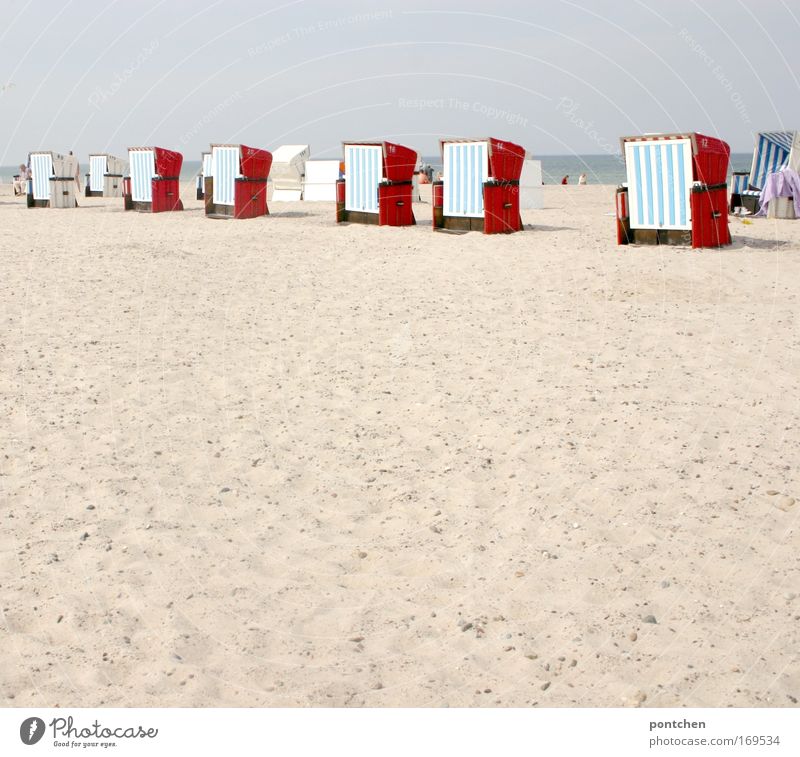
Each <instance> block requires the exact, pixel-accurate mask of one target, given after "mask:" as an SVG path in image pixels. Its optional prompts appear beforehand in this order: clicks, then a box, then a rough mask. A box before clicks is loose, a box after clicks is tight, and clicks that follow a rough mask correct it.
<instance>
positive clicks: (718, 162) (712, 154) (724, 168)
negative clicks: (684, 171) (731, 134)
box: [694, 134, 731, 186]
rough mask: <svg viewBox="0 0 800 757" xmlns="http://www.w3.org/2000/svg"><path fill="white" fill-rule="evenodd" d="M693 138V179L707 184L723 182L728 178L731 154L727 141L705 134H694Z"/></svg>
mask: <svg viewBox="0 0 800 757" xmlns="http://www.w3.org/2000/svg"><path fill="white" fill-rule="evenodd" d="M694 140H695V144H696V146H697V152H696V153H695V155H694V180H695V181H701V182H703V184H708V186H714V185H715V184H724V183H725V182H726V181H727V180H728V162H729V161H730V155H731V148H730V147H729V146H728V143H727V142H723V141H722V140H721V139H717V138H716V137H708V136H706V135H705V134H695V135H694Z"/></svg>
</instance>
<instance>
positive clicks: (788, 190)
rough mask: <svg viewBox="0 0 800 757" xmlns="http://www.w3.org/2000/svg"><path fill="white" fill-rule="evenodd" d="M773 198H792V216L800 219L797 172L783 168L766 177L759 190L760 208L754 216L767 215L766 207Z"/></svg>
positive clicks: (799, 194) (799, 184)
mask: <svg viewBox="0 0 800 757" xmlns="http://www.w3.org/2000/svg"><path fill="white" fill-rule="evenodd" d="M775 197H793V198H794V214H795V215H796V216H797V217H798V218H800V176H798V174H797V171H792V170H791V169H790V168H784V169H783V170H781V171H775V173H771V174H770V175H769V176H767V181H766V183H765V184H764V188H763V189H762V190H761V197H760V198H759V203H760V205H761V208H760V209H759V211H758V213H756V215H757V216H765V215H767V206H768V205H769V202H770V200H772V199H773V198H775Z"/></svg>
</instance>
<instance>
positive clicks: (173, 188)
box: [152, 176, 183, 213]
mask: <svg viewBox="0 0 800 757" xmlns="http://www.w3.org/2000/svg"><path fill="white" fill-rule="evenodd" d="M169 210H183V203H182V202H181V195H180V181H179V180H178V179H176V178H169V179H162V178H160V177H158V176H157V177H156V178H155V179H153V200H152V211H153V213H164V212H166V211H169Z"/></svg>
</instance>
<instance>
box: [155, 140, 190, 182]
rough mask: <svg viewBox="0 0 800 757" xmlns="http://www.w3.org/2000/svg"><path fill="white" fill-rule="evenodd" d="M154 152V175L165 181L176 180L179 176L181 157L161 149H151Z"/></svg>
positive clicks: (181, 163)
mask: <svg viewBox="0 0 800 757" xmlns="http://www.w3.org/2000/svg"><path fill="white" fill-rule="evenodd" d="M153 150H154V152H155V164H156V174H158V176H163V177H164V178H166V179H177V178H179V177H180V175H181V167H182V166H183V155H181V154H180V153H179V152H173V151H172V150H165V149H164V148H163V147H155V148H153Z"/></svg>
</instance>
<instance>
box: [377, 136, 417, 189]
mask: <svg viewBox="0 0 800 757" xmlns="http://www.w3.org/2000/svg"><path fill="white" fill-rule="evenodd" d="M416 167H417V151H416V150H412V149H411V148H410V147H404V146H403V145H396V144H394V142H384V143H383V177H384V178H385V179H386V180H387V181H396V182H406V181H411V179H412V178H413V176H414V169H415V168H416Z"/></svg>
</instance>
